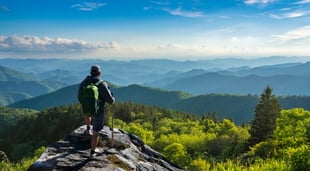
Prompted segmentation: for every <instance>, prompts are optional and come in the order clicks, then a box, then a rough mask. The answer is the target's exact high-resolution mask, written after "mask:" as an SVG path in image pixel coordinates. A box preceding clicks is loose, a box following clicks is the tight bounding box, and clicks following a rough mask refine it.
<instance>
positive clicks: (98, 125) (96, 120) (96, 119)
mask: <svg viewBox="0 0 310 171" xmlns="http://www.w3.org/2000/svg"><path fill="white" fill-rule="evenodd" d="M103 124H104V114H103V112H102V113H98V114H96V115H94V116H92V125H93V130H94V131H96V132H99V131H100V130H101V129H102V128H103Z"/></svg>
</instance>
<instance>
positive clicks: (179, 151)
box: [163, 143, 189, 167]
mask: <svg viewBox="0 0 310 171" xmlns="http://www.w3.org/2000/svg"><path fill="white" fill-rule="evenodd" d="M163 154H164V155H165V156H166V157H167V158H168V159H169V160H170V161H171V162H173V163H177V164H179V165H180V166H182V167H186V166H188V163H189V156H187V151H186V148H185V147H184V146H183V145H182V144H180V143H172V144H170V145H168V146H167V147H165V148H164V150H163Z"/></svg>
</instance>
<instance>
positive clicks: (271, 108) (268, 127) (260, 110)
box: [249, 86, 281, 146]
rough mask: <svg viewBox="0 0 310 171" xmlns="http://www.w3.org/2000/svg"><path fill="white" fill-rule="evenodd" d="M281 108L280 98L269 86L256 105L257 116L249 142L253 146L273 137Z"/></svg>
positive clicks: (252, 125)
mask: <svg viewBox="0 0 310 171" xmlns="http://www.w3.org/2000/svg"><path fill="white" fill-rule="evenodd" d="M280 110H281V109H280V105H279V103H278V100H277V99H276V98H275V96H274V95H273V94H272V88H270V87H269V86H267V87H266V89H265V90H264V92H263V93H262V94H261V98H260V102H259V103H258V104H257V105H256V107H255V116H254V119H253V121H252V123H251V129H250V134H251V138H250V140H249V143H250V145H251V146H253V145H255V144H257V143H259V142H262V141H264V140H266V139H268V138H272V137H273V131H274V129H275V128H276V119H277V118H278V117H279V116H280Z"/></svg>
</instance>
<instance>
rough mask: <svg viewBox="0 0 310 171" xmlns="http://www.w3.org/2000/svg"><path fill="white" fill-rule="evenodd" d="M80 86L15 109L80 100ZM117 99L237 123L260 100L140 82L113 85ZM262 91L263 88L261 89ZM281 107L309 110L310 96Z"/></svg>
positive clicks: (293, 98)
mask: <svg viewBox="0 0 310 171" xmlns="http://www.w3.org/2000/svg"><path fill="white" fill-rule="evenodd" d="M77 90H78V85H73V86H69V87H65V88H62V89H60V90H57V91H55V92H52V93H49V94H45V95H41V96H38V97H34V98H31V99H26V100H22V101H19V102H16V103H13V104H10V105H9V106H10V107H13V108H30V109H36V110H43V109H46V108H51V107H55V106H60V105H69V104H75V103H78V101H77ZM111 91H112V92H113V94H114V96H115V97H116V101H117V102H127V101H131V102H133V103H138V104H146V105H154V106H159V107H165V108H170V109H174V110H179V111H183V112H187V113H191V114H195V115H200V116H202V115H208V114H212V113H216V114H217V117H218V118H219V119H223V118H230V119H233V120H234V121H235V122H236V123H238V124H240V123H241V122H243V121H244V122H249V121H251V120H252V119H253V116H254V110H255V106H256V105H257V104H258V102H259V98H260V97H259V96H257V95H229V94H205V95H199V96H195V95H192V94H189V93H185V92H181V91H167V90H163V89H158V88H150V87H145V86H141V85H129V86H123V87H118V86H114V85H112V86H111ZM262 91H263V90H262ZM278 100H279V103H280V105H281V107H282V109H290V108H297V107H300V108H304V109H306V110H309V109H310V96H281V97H278Z"/></svg>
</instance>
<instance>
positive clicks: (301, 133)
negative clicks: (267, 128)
mask: <svg viewBox="0 0 310 171" xmlns="http://www.w3.org/2000/svg"><path fill="white" fill-rule="evenodd" d="M274 135H275V138H276V139H277V140H278V145H279V146H281V147H282V148H286V147H299V146H300V145H302V144H305V143H309V141H310V137H309V135H310V112H309V111H305V110H304V109H302V108H295V109H291V110H282V111H281V116H280V117H279V118H278V119H277V126H276V129H275V132H274Z"/></svg>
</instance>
